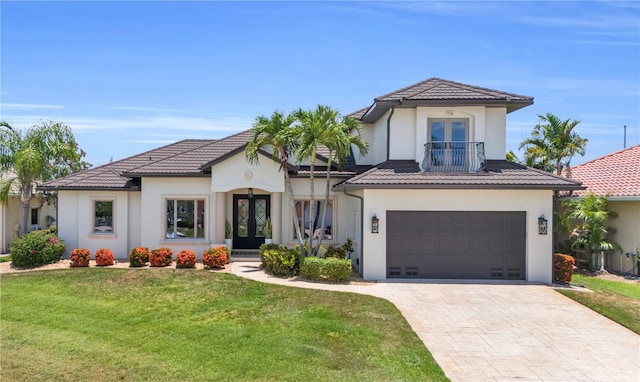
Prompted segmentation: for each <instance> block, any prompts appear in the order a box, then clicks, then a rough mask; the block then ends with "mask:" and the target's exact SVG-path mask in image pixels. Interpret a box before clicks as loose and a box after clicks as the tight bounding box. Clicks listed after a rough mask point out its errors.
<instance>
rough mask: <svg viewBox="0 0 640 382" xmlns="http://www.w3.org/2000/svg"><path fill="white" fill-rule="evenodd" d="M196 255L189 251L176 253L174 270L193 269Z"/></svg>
mask: <svg viewBox="0 0 640 382" xmlns="http://www.w3.org/2000/svg"><path fill="white" fill-rule="evenodd" d="M195 267H196V253H195V252H194V251H192V250H190V249H185V250H183V251H180V252H178V256H176V268H195Z"/></svg>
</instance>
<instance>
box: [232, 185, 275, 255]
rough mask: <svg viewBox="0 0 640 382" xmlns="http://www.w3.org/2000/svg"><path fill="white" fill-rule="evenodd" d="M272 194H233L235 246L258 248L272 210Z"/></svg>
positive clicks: (262, 242)
mask: <svg viewBox="0 0 640 382" xmlns="http://www.w3.org/2000/svg"><path fill="white" fill-rule="evenodd" d="M270 204H271V197H270V195H253V196H252V197H249V196H248V195H233V248H238V249H258V248H260V245H262V244H264V226H265V223H266V221H267V218H269V211H270V210H271V206H270Z"/></svg>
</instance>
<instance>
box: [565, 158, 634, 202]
mask: <svg viewBox="0 0 640 382" xmlns="http://www.w3.org/2000/svg"><path fill="white" fill-rule="evenodd" d="M571 179H574V180H579V181H581V182H582V184H583V185H584V186H586V187H587V190H588V191H592V192H594V193H596V194H598V195H607V196H618V197H619V196H622V197H628V196H632V197H637V196H640V145H636V146H632V147H629V148H626V149H623V150H620V151H616V152H614V153H611V154H608V155H605V156H603V157H600V158H597V159H594V160H592V161H589V162H586V163H582V164H579V165H576V166H572V167H571ZM584 192H585V191H578V192H574V193H573V195H574V196H580V195H582V194H583V193H584Z"/></svg>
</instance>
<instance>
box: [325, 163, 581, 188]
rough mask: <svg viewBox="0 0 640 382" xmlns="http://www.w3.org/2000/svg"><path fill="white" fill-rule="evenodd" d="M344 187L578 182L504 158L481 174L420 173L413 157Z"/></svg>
mask: <svg viewBox="0 0 640 382" xmlns="http://www.w3.org/2000/svg"><path fill="white" fill-rule="evenodd" d="M337 187H338V188H339V187H347V188H424V189H429V188H465V189H472V188H475V189H552V190H564V189H577V188H580V183H578V182H575V181H572V180H569V179H566V178H562V177H558V176H555V175H552V174H549V173H546V172H544V171H539V170H536V169H532V168H527V167H524V166H520V165H517V164H514V163H510V162H507V161H488V163H487V171H486V172H482V173H471V174H470V173H439V172H425V173H423V172H420V169H419V167H418V163H417V162H415V161H412V160H394V161H388V162H384V163H382V164H380V165H378V166H375V167H373V168H371V169H370V170H368V171H365V172H364V173H362V174H360V175H357V176H355V177H353V178H351V179H348V180H346V181H344V182H343V183H341V184H340V185H337Z"/></svg>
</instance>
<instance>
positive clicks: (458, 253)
mask: <svg viewBox="0 0 640 382" xmlns="http://www.w3.org/2000/svg"><path fill="white" fill-rule="evenodd" d="M525 217H526V213H525V212H523V211H508V212H505V211H491V212H487V211H388V212H387V219H386V220H387V223H386V224H387V277H390V278H393V277H400V278H406V277H417V278H438V279H511V280H524V278H525V258H526V249H525V247H526V228H525V224H526V222H525Z"/></svg>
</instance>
